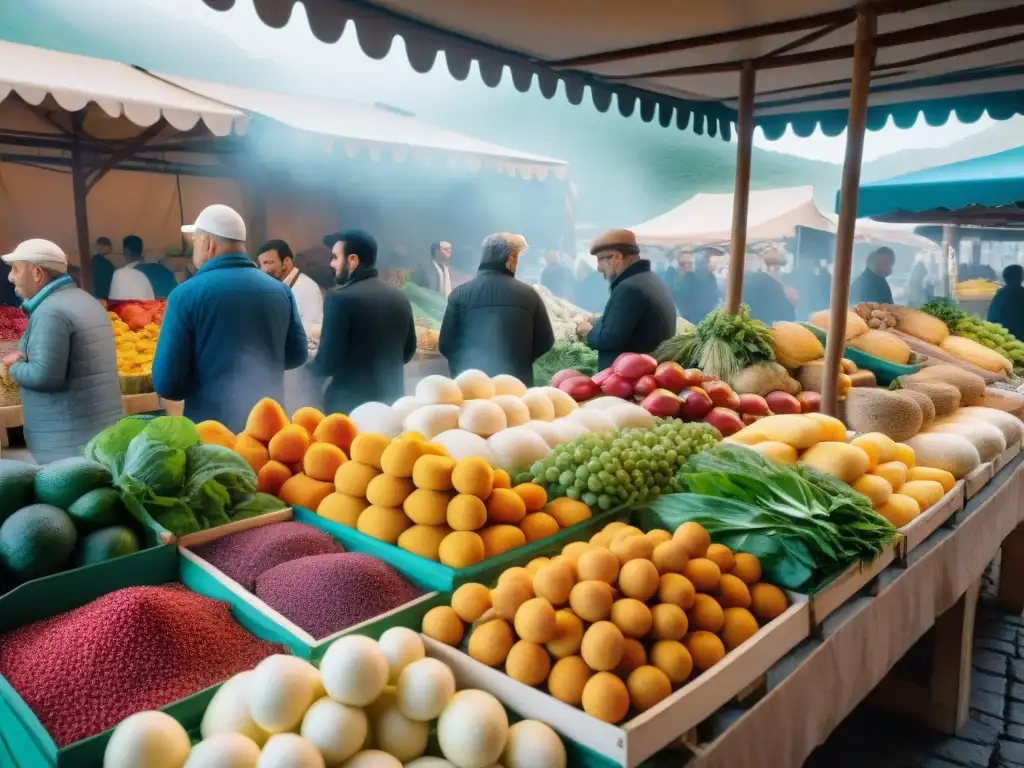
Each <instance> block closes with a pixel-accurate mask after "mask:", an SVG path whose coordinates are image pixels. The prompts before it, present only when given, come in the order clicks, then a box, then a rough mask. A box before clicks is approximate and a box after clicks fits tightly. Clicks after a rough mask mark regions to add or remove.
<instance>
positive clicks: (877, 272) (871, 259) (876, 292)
mask: <svg viewBox="0 0 1024 768" xmlns="http://www.w3.org/2000/svg"><path fill="white" fill-rule="evenodd" d="M895 264H896V254H895V253H893V250H892V248H885V247H883V248H879V249H878V250H877V251H873V252H872V253H871V254H869V255H868V261H867V264H866V265H865V267H864V271H863V272H861V273H860V275H859V276H858V277H857V279H856V280H854V281H853V284H852V285H851V286H850V306H853V305H854V304H860V303H861V302H868V303H871V304H892V289H891V288H890V287H889V282H888V281H887V280H886V278H887V277H889V275H891V274H892V268H893V266H894V265H895Z"/></svg>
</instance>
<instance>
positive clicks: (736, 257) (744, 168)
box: [725, 61, 757, 314]
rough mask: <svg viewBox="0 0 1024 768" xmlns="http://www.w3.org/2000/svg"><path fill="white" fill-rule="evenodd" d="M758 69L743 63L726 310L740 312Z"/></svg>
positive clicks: (746, 62)
mask: <svg viewBox="0 0 1024 768" xmlns="http://www.w3.org/2000/svg"><path fill="white" fill-rule="evenodd" d="M756 78H757V71H756V70H755V69H754V64H753V62H750V61H745V62H743V69H742V71H741V72H740V105H739V111H738V112H737V115H736V183H735V185H734V190H733V198H732V240H731V241H730V245H729V280H728V282H727V283H726V290H725V311H726V312H731V313H732V314H736V312H738V311H739V308H740V300H741V299H742V297H743V265H744V262H745V258H746V254H747V208H748V204H749V202H750V155H751V152H752V149H753V145H754V92H755V85H756Z"/></svg>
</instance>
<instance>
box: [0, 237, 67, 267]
mask: <svg viewBox="0 0 1024 768" xmlns="http://www.w3.org/2000/svg"><path fill="white" fill-rule="evenodd" d="M0 259H3V260H4V261H5V262H7V263H8V264H13V263H14V262H16V261H27V262H29V263H30V264H37V265H39V266H40V267H46V268H47V269H52V270H53V271H55V272H67V271H68V257H67V256H66V255H65V253H64V251H62V250H61V249H60V246H59V245H57V244H56V243H51V242H50V241H49V240H42V239H41V238H34V239H32V240H26V241H25V242H23V243H19V244H18V247H17V248H15V249H14V251H12V252H11V253H8V254H5V255H4V256H0Z"/></svg>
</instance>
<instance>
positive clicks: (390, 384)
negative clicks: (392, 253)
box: [313, 229, 416, 413]
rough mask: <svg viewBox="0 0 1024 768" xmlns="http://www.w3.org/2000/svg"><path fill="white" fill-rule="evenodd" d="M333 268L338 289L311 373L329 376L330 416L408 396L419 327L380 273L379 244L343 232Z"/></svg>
mask: <svg viewBox="0 0 1024 768" xmlns="http://www.w3.org/2000/svg"><path fill="white" fill-rule="evenodd" d="M332 251H333V254H334V258H333V259H332V260H331V266H332V267H334V272H335V274H336V275H337V280H338V283H339V287H338V288H335V289H334V290H332V291H330V292H329V293H328V294H327V298H326V300H325V301H324V321H323V329H322V331H321V333H320V348H319V350H318V351H317V355H316V357H315V358H314V359H313V371H314V373H316V374H317V375H318V376H321V377H324V378H328V377H329V378H330V379H331V382H330V384H329V385H328V387H327V391H326V392H325V394H324V404H325V406H326V410H327V413H350V412H351V411H352V409H354V408H355V407H356V406H359V405H362V404H363V403H366V402H369V401H371V400H380V401H382V402H385V403H390V402H392V401H394V400H397V399H398V398H399V397H401V396H402V395H403V394H404V393H405V376H404V374H405V370H404V366H405V364H406V363H408V362H409V361H410V360H412V357H413V355H414V354H416V327H415V325H414V324H413V318H412V305H411V304H410V303H409V299H408V298H407V297H406V295H405V293H404V292H403V291H402V290H401V289H399V288H395V287H394V286H392V285H388V283H387V282H385V281H384V280H381V279H380V278H379V277H378V275H377V268H376V264H377V241H376V240H375V239H374V237H373V235H371V234H370V233H369V232H365V231H363V230H361V229H349V230H345V231H344V232H339V233H338V236H337V241H336V242H335V243H334V246H333V249H332Z"/></svg>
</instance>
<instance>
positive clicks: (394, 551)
mask: <svg viewBox="0 0 1024 768" xmlns="http://www.w3.org/2000/svg"><path fill="white" fill-rule="evenodd" d="M618 514H620V512H619V510H609V511H607V512H599V513H598V514H597V515H594V517H592V518H591V519H590V520H585V521H584V522H582V523H579V524H578V525H574V526H572V527H571V528H566V529H564V530H562V531H559V532H558V533H556V534H555V535H554V536H549V537H548V538H546V539H541V540H540V541H535V542H532V543H530V544H526V545H525V546H522V547H518V548H516V549H512V550H509V551H508V552H506V553H504V554H503V555H499V556H498V557H492V558H490V559H489V560H484V561H483V562H482V563H479V564H478V565H474V566H471V567H469V568H449V567H448V566H446V565H443V564H441V563H438V562H435V561H433V560H427V559H426V558H425V557H420V556H419V555H414V554H413V553H412V552H407V551H406V550H404V549H402V548H400V547H396V546H395V545H393V544H388V543H387V542H386V541H380V540H379V539H375V538H373V537H372V536H367V535H366V534H365V533H360V532H359V531H357V530H356V529H355V528H350V527H349V526H347V525H341V524H339V523H335V522H332V521H331V520H328V519H327V518H325V517H321V516H320V515H318V514H316V513H315V512H311V511H310V510H308V509H303V508H301V507H296V508H295V510H294V517H295V520H297V521H299V522H303V523H307V524H308V525H312V526H315V527H317V528H319V529H321V530H323V531H326V532H327V533H329V534H331V536H333V537H334V538H336V539H337V540H338V541H340V542H341V543H342V544H343V545H344V546H345V549H347V550H349V551H350V552H362V553H364V554H367V555H373V556H374V557H376V558H378V559H379V560H383V561H384V562H385V563H387V564H388V565H390V566H391V567H393V568H395V569H396V570H397V571H399V572H400V573H404V574H406V575H408V576H410V577H411V578H412V577H415V578H417V579H420V580H421V581H422V582H423V583H426V584H429V585H430V588H431V589H436V590H437V591H439V592H451V591H452V590H454V589H455V588H456V587H459V586H461V585H463V584H467V583H469V582H480V583H484V584H486V583H489V582H491V581H494V580H495V579H497V578H498V576H499V575H500V574H501V572H502V571H504V570H506V569H507V568H511V567H513V566H516V565H525V564H526V563H528V562H530V561H531V560H533V559H534V558H535V557H542V556H543V555H544V554H545V553H548V552H551V551H552V550H554V549H558V550H561V549H562V547H564V546H565V545H566V544H569V543H571V542H574V541H581V540H586V539H589V538H590V537H591V536H593V535H594V534H595V533H596V532H597V531H599V530H600V529H601V528H602V527H603V526H604V525H606V524H607V523H609V522H611V521H612V520H614V519H615V516H616V515H618Z"/></svg>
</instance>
